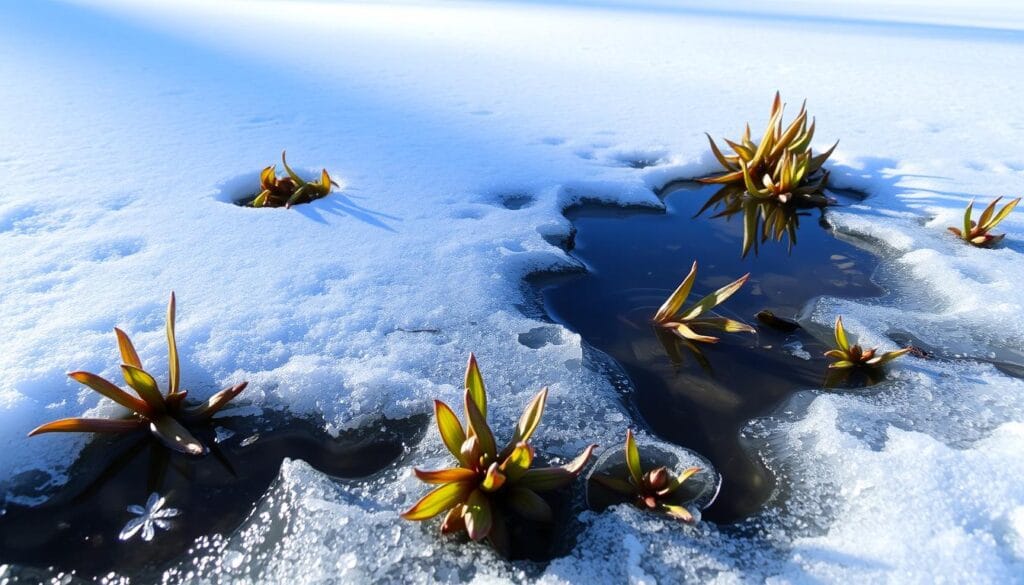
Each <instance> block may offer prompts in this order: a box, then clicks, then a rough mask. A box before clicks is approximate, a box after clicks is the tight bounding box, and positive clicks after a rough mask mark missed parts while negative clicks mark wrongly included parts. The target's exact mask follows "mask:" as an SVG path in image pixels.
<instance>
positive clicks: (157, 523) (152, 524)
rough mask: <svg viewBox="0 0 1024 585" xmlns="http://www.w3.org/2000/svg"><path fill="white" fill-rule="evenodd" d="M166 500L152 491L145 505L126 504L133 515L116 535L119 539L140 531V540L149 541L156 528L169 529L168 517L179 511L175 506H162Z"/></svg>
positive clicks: (124, 538) (128, 537)
mask: <svg viewBox="0 0 1024 585" xmlns="http://www.w3.org/2000/svg"><path fill="white" fill-rule="evenodd" d="M166 501H167V500H166V498H163V497H161V496H160V495H159V494H157V493H156V492H153V493H151V494H149V499H147V500H146V506H145V507H142V506H139V505H138V504H132V505H131V506H128V511H129V512H131V513H132V514H135V517H134V518H132V519H131V520H129V521H128V523H127V524H125V525H124V528H122V529H121V534H119V535H118V536H117V537H118V538H119V539H121V540H129V539H130V538H132V537H133V536H135V535H136V534H139V533H140V532H141V536H142V540H145V541H146V542H149V541H151V540H153V536H154V535H155V534H156V529H157V528H160V529H162V530H170V529H171V521H170V520H168V518H174V517H175V516H177V515H178V514H179V513H180V512H179V511H178V509H177V508H164V504H165V503H166Z"/></svg>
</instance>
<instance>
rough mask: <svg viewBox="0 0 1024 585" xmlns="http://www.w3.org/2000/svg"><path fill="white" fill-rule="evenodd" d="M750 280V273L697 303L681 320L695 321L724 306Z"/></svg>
mask: <svg viewBox="0 0 1024 585" xmlns="http://www.w3.org/2000/svg"><path fill="white" fill-rule="evenodd" d="M748 278H750V273H749V272H748V273H747V274H744V275H743V276H741V277H739V278H737V279H736V280H734V281H733V282H730V283H729V284H727V285H725V286H723V287H722V288H720V289H718V290H716V291H715V292H713V293H711V294H709V295H708V296H706V297H704V298H702V299H701V300H699V301H697V304H696V305H694V306H693V307H692V308H690V310H688V311H686V312H685V313H683V315H682V316H681V317H680V319H681V320H683V321H688V320H690V319H694V318H696V317H699V316H700V315H702V314H704V313H705V312H707V311H710V310H711V309H713V308H715V307H717V306H718V305H720V304H722V303H723V302H725V300H726V299H728V298H729V297H731V296H732V295H734V294H736V291H738V290H739V289H740V287H742V286H743V285H744V284H745V283H746V282H747V279H748Z"/></svg>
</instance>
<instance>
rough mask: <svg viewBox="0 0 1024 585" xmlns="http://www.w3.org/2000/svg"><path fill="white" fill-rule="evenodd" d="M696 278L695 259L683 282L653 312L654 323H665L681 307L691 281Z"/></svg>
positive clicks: (691, 283) (691, 284) (688, 293)
mask: <svg viewBox="0 0 1024 585" xmlns="http://www.w3.org/2000/svg"><path fill="white" fill-rule="evenodd" d="M696 279H697V261H696V260H694V261H693V265H692V266H690V272H689V273H688V274H687V275H686V278H684V279H683V282H681V283H680V284H679V286H678V287H676V290H675V291H673V292H672V294H671V295H669V297H668V299H666V300H665V302H664V303H663V304H662V305H661V308H659V309H658V312H657V313H655V314H654V321H655V322H656V323H665V322H667V321H669V320H670V319H671V318H672V317H673V316H674V315H675V314H676V313H678V312H679V309H681V308H682V307H683V303H685V302H686V297H688V296H690V290H691V289H692V288H693V282H694V281H695V280H696Z"/></svg>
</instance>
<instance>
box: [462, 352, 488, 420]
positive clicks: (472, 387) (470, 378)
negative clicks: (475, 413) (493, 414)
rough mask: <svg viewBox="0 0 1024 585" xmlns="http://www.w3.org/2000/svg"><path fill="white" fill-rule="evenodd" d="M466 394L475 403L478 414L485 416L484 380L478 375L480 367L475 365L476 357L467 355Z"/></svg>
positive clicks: (485, 391)
mask: <svg viewBox="0 0 1024 585" xmlns="http://www.w3.org/2000/svg"><path fill="white" fill-rule="evenodd" d="M466 392H468V393H469V396H470V397H471V398H472V399H473V402H475V403H476V406H477V409H479V410H480V414H482V415H483V416H485V417H486V416H487V389H486V388H485V387H484V378H483V376H481V375H480V366H479V365H477V363H476V356H475V355H473V354H472V353H471V354H469V363H467V364H466Z"/></svg>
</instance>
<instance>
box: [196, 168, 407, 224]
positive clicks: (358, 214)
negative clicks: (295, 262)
mask: <svg viewBox="0 0 1024 585" xmlns="http://www.w3.org/2000/svg"><path fill="white" fill-rule="evenodd" d="M300 172H303V173H305V174H307V175H309V176H313V174H314V172H313V171H312V170H311V169H301V171H300ZM316 172H319V171H316ZM259 185H260V177H259V173H243V174H241V175H238V176H236V177H232V178H231V179H227V180H225V181H223V182H221V183H220V184H218V185H217V193H216V194H215V195H214V199H216V200H217V201H221V202H224V203H231V204H233V205H236V206H239V207H247V206H248V204H249V203H250V202H251V201H252V200H253V199H254V198H255V197H256V194H257V192H258V190H259ZM351 191H352V188H351V187H345V188H344V189H340V190H335V191H332V192H331V193H330V194H329V195H327V196H326V197H323V198H321V199H316V200H315V201H312V202H310V203H306V204H303V205H296V206H294V207H292V208H291V209H288V210H287V211H288V212H294V213H298V214H300V215H302V216H304V217H306V218H308V219H310V220H312V221H315V222H317V223H321V224H325V225H326V224H327V216H329V215H335V216H350V217H352V218H354V219H357V220H359V221H361V222H363V223H365V224H367V225H371V226H373V227H376V228H380V229H382V230H385V231H389V232H392V233H397V230H395V228H393V227H391V226H390V225H389V224H388V222H400V221H402V218H400V217H397V216H394V215H389V214H387V213H383V212H380V211H374V210H372V209H369V208H367V207H364V206H362V205H360V204H359V203H357V202H356V201H355V198H354V197H353V196H351V195H350V193H351ZM258 211H262V212H264V213H265V212H266V210H258ZM284 211H286V210H281V212H282V213H283V212H284Z"/></svg>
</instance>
